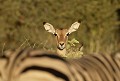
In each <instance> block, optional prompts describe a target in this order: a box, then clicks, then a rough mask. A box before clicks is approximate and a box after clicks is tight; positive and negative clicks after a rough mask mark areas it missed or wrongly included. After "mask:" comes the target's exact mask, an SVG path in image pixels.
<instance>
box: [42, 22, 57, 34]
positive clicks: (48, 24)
mask: <svg viewBox="0 0 120 81" xmlns="http://www.w3.org/2000/svg"><path fill="white" fill-rule="evenodd" d="M43 25H44V28H45V30H47V31H48V32H50V33H52V34H54V33H55V29H54V27H53V25H51V24H50V23H46V22H43Z"/></svg>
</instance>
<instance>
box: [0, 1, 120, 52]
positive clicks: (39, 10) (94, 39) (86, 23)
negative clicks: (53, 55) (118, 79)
mask: <svg viewBox="0 0 120 81" xmlns="http://www.w3.org/2000/svg"><path fill="white" fill-rule="evenodd" d="M78 19H81V20H82V23H81V26H80V28H79V29H78V31H76V32H75V33H73V34H71V35H70V37H69V39H72V38H75V39H77V40H79V42H82V43H83V46H84V52H85V53H88V52H89V53H93V52H94V53H104V52H105V53H111V52H114V51H117V50H120V33H119V32H120V1H119V0H69V1H65V0H0V50H1V51H2V50H5V49H10V48H19V47H23V48H24V47H32V48H41V49H48V50H54V49H55V44H54V42H55V41H54V38H53V36H52V35H50V34H49V33H47V32H46V31H45V29H44V28H43V24H42V23H43V22H44V21H46V22H49V23H51V24H53V25H54V27H55V28H61V27H62V28H64V27H65V28H69V27H70V26H71V24H72V23H74V22H75V21H77V20H78Z"/></svg>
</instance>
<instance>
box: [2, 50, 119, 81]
mask: <svg viewBox="0 0 120 81" xmlns="http://www.w3.org/2000/svg"><path fill="white" fill-rule="evenodd" d="M26 80H27V81H120V54H119V53H116V54H108V55H103V54H99V55H97V54H96V55H94V54H89V55H86V56H83V57H81V58H79V59H63V58H62V57H60V56H58V55H56V54H54V53H51V52H43V51H40V50H35V49H23V50H16V51H15V50H12V51H10V52H9V53H5V54H4V56H2V57H0V81H26Z"/></svg>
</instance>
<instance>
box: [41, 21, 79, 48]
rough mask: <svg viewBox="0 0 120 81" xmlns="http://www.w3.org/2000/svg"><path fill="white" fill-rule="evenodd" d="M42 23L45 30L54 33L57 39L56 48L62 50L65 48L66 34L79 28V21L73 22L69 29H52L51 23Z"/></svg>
mask: <svg viewBox="0 0 120 81" xmlns="http://www.w3.org/2000/svg"><path fill="white" fill-rule="evenodd" d="M43 25H44V28H45V30H47V31H48V32H50V33H52V34H54V35H55V37H56V41H57V48H58V49H59V50H64V49H65V48H66V42H67V39H68V35H69V34H71V33H72V32H74V31H76V30H77V29H78V28H79V25H80V22H75V23H73V24H72V25H71V27H70V28H69V29H54V27H53V25H51V24H50V23H46V22H43Z"/></svg>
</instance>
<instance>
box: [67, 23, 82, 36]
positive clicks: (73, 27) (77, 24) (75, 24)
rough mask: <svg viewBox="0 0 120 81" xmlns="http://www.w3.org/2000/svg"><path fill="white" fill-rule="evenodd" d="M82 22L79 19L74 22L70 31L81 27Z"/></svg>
mask: <svg viewBox="0 0 120 81" xmlns="http://www.w3.org/2000/svg"><path fill="white" fill-rule="evenodd" d="M80 23H81V21H77V22H75V23H73V24H72V25H71V27H70V28H69V29H68V33H69V34H70V33H72V32H75V31H76V30H77V29H78V28H79V26H80Z"/></svg>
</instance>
